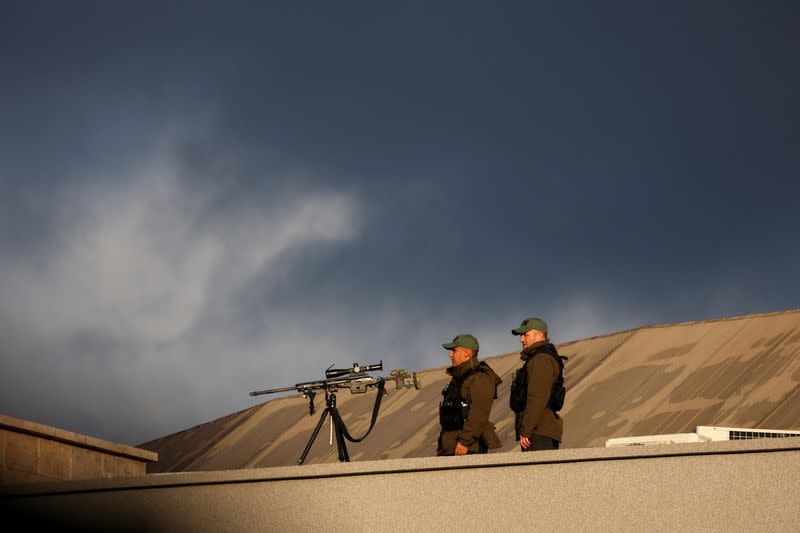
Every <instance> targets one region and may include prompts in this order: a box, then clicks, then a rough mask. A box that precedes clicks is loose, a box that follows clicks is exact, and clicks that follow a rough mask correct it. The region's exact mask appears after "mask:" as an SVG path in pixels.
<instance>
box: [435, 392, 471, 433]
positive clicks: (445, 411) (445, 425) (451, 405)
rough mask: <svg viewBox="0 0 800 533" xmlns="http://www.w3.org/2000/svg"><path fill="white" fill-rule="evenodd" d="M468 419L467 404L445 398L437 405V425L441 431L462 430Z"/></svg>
mask: <svg viewBox="0 0 800 533" xmlns="http://www.w3.org/2000/svg"><path fill="white" fill-rule="evenodd" d="M468 417H469V404H468V403H467V402H465V401H463V400H460V399H451V398H447V399H445V400H443V401H442V403H440V404H439V425H441V426H442V430H443V431H453V430H458V429H464V421H465V420H466V419H467V418H468Z"/></svg>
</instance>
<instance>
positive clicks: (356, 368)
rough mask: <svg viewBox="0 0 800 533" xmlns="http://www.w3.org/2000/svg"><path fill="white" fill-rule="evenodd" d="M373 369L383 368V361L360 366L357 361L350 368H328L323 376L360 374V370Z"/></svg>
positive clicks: (335, 376) (329, 377)
mask: <svg viewBox="0 0 800 533" xmlns="http://www.w3.org/2000/svg"><path fill="white" fill-rule="evenodd" d="M373 370H383V361H381V362H380V363H378V364H374V365H364V366H361V365H359V364H358V363H353V367H352V368H329V369H328V370H326V371H325V377H326V378H328V379H331V378H338V377H339V376H346V375H348V374H360V373H362V372H372V371H373Z"/></svg>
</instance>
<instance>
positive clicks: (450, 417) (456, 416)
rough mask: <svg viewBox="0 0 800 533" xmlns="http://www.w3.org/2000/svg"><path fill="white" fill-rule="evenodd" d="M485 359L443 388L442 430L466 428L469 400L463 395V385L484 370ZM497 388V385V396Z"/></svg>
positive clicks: (440, 414) (440, 420) (441, 404)
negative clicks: (473, 375) (474, 374)
mask: <svg viewBox="0 0 800 533" xmlns="http://www.w3.org/2000/svg"><path fill="white" fill-rule="evenodd" d="M483 364H484V363H483V361H481V364H480V365H478V366H477V367H475V368H473V369H472V370H470V371H468V372H466V373H464V375H463V376H461V378H460V379H452V380H450V383H448V384H447V386H446V387H445V388H444V389H442V396H443V399H442V401H441V402H440V403H439V424H440V425H441V426H442V431H453V430H459V429H464V422H465V421H466V420H467V418H469V402H467V400H466V398H464V397H463V396H461V385H462V384H463V383H464V381H466V379H467V378H468V377H469V376H471V375H472V374H473V373H475V372H478V371H481V372H482V371H484V369H483ZM496 397H497V389H496V387H495V398H496Z"/></svg>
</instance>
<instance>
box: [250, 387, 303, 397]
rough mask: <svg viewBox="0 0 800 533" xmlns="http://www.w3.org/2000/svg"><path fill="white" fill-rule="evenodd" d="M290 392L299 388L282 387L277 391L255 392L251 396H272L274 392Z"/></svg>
mask: <svg viewBox="0 0 800 533" xmlns="http://www.w3.org/2000/svg"><path fill="white" fill-rule="evenodd" d="M290 390H293V391H296V390H297V387H280V388H277V389H265V390H254V391H253V392H251V393H250V396H260V395H261V394H272V393H273V392H289V391H290Z"/></svg>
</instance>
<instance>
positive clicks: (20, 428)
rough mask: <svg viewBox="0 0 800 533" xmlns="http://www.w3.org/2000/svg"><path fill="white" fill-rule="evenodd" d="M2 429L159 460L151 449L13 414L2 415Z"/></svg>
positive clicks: (133, 457) (131, 457) (147, 459)
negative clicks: (88, 434) (20, 417)
mask: <svg viewBox="0 0 800 533" xmlns="http://www.w3.org/2000/svg"><path fill="white" fill-rule="evenodd" d="M0 429H9V430H12V431H15V432H17V433H26V434H28V435H33V436H36V437H45V438H47V439H49V440H54V441H59V442H64V443H66V444H72V445H73V446H80V447H81V448H88V449H91V450H97V451H100V452H105V453H109V454H112V455H119V456H121V457H127V458H129V459H137V460H139V461H158V454H157V453H155V452H151V451H149V450H143V449H141V448H134V447H133V446H128V445H126V444H118V443H116V442H111V441H107V440H103V439H97V438H95V437H89V436H87V435H81V434H79V433H73V432H72V431H66V430H64V429H59V428H54V427H50V426H45V425H43V424H37V423H36V422H30V421H28V420H21V419H19V418H14V417H11V416H6V415H0Z"/></svg>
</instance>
